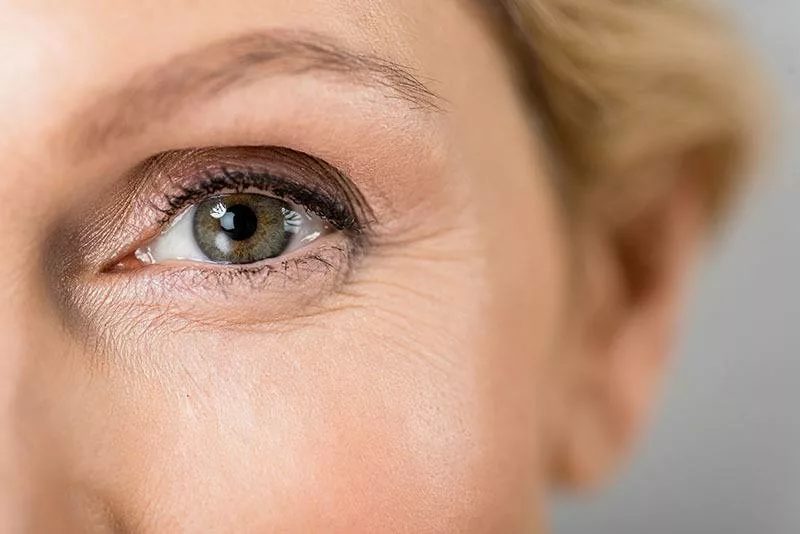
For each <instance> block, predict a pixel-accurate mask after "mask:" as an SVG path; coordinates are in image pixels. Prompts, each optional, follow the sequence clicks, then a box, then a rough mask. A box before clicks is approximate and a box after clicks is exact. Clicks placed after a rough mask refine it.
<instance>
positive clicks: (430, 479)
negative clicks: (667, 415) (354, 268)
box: [54, 190, 556, 532]
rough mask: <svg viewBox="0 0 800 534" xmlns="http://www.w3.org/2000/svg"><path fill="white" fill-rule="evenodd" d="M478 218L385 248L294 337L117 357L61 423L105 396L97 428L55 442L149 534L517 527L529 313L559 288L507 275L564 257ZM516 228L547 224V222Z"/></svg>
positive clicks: (184, 345)
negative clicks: (523, 285) (118, 364)
mask: <svg viewBox="0 0 800 534" xmlns="http://www.w3.org/2000/svg"><path fill="white" fill-rule="evenodd" d="M529 192H530V193H534V191H533V190H529ZM538 195H539V196H542V195H541V193H538ZM543 202H544V201H543ZM490 203H491V202H490ZM527 205H528V206H529V205H530V203H528V204H527ZM510 207H511V208H515V207H516V208H520V207H521V206H514V205H511V206H510ZM512 211H513V210H512ZM469 214H470V215H469V216H465V217H464V220H462V221H459V223H460V224H459V225H458V226H459V228H460V229H459V230H458V231H450V232H442V233H439V234H437V235H436V236H434V237H431V238H429V239H428V240H424V241H422V242H418V243H417V244H415V245H413V246H407V247H404V248H397V249H391V248H386V249H383V250H381V251H380V255H379V257H375V258H373V259H371V260H369V259H368V260H367V261H366V263H365V265H364V266H363V273H364V274H363V275H362V276H359V277H357V278H356V279H355V280H354V281H353V282H352V285H351V286H350V288H349V289H348V293H350V294H352V295H353V297H352V302H350V303H349V305H346V306H341V307H340V308H339V309H337V310H333V311H330V312H329V313H325V314H321V315H319V316H318V317H312V318H311V319H310V320H306V321H305V323H304V324H305V326H304V327H303V328H300V329H297V330H287V331H286V332H285V333H283V334H274V333H273V334H270V335H266V334H235V335H230V334H224V333H218V334H213V333H209V332H205V333H197V332H184V333H177V334H172V335H170V336H168V337H167V336H164V335H162V334H161V333H159V332H157V331H152V332H150V333H149V335H148V334H147V333H145V334H143V335H142V336H141V337H139V338H138V339H139V340H140V343H139V345H137V346H129V347H127V350H126V352H127V354H129V358H128V360H127V363H126V365H125V367H123V368H120V369H116V370H114V371H113V372H109V373H108V374H106V376H103V377H100V376H95V377H87V376H86V375H83V374H79V375H73V376H65V377H64V379H65V380H66V381H67V383H65V384H63V385H62V386H61V387H60V388H59V389H62V390H64V391H70V392H71V394H70V395H68V396H67V397H65V398H61V399H60V403H59V406H58V407H57V408H54V417H55V418H56V421H63V420H65V419H66V418H68V415H67V414H68V413H70V412H73V413H76V412H78V411H80V410H81V409H82V407H85V406H106V407H109V408H108V409H107V410H98V411H89V412H88V413H87V412H86V411H85V410H84V413H86V418H87V419H88V420H87V421H85V422H84V425H85V426H83V428H86V429H89V430H87V432H88V433H84V434H81V435H77V436H76V435H74V434H72V433H71V432H70V431H69V430H68V429H65V430H66V431H65V435H64V436H60V439H63V440H64V441H65V442H67V443H69V445H68V447H67V449H66V450H67V451H69V452H68V455H69V456H70V457H71V458H70V461H69V462H67V464H68V465H72V466H75V472H74V473H70V475H71V477H72V478H74V479H76V480H81V481H83V486H84V487H86V488H88V490H87V491H89V492H90V493H91V494H92V495H95V496H97V499H98V500H100V501H102V502H105V503H108V504H107V505H108V507H109V509H111V510H113V512H114V514H115V516H116V517H117V520H118V521H119V522H121V523H122V524H123V525H129V526H130V525H141V526H142V527H144V529H145V530H144V531H145V532H164V531H168V532H173V531H175V532H179V531H180V532H191V531H193V530H192V528H193V527H195V526H196V527H197V529H201V527H202V530H212V531H214V530H216V531H231V529H233V530H234V531H242V532H251V531H257V530H258V529H263V531H291V532H317V531H324V532H353V531H360V532H515V531H519V530H520V525H523V524H525V523H526V522H527V521H528V520H529V519H530V514H531V513H532V512H531V507H530V505H529V502H530V501H531V500H532V498H533V495H534V490H535V487H536V486H537V485H538V482H539V481H538V480H537V476H538V474H537V472H536V467H537V461H536V454H537V447H538V443H537V441H536V438H537V436H536V432H535V431H536V420H535V419H536V413H537V408H538V407H537V406H536V402H537V401H536V386H537V384H536V379H537V365H538V364H537V362H538V361H539V360H541V359H542V357H543V356H544V354H545V352H546V350H547V349H546V347H547V344H548V340H550V339H551V338H552V332H551V331H550V330H552V328H551V326H552V321H550V320H543V321H541V322H537V318H539V317H544V318H546V317H549V316H552V315H554V313H553V310H554V303H555V301H556V299H555V293H554V291H553V290H552V289H550V290H544V288H545V286H547V285H548V284H547V282H548V281H547V280H544V279H542V280H539V276H540V274H539V273H536V272H534V273H532V274H531V278H532V280H531V281H532V282H533V285H534V287H535V290H533V291H532V292H531V293H536V294H535V295H532V294H528V293H526V292H524V291H523V292H522V293H520V291H519V288H517V289H518V290H517V291H516V293H513V292H512V291H510V289H511V288H512V287H516V286H517V284H519V278H517V279H516V281H512V282H511V283H509V282H505V281H504V277H503V276H502V275H504V274H508V273H512V274H515V272H516V271H515V270H519V269H520V267H514V265H516V264H518V263H520V262H525V263H528V264H529V260H530V258H529V256H531V255H537V256H538V255H545V256H548V257H553V254H552V251H549V252H548V251H547V250H546V249H544V248H543V244H544V243H545V241H544V240H542V241H536V240H533V241H530V242H526V243H522V244H517V246H515V247H505V246H502V247H500V246H497V247H492V246H490V244H491V243H496V242H498V241H500V242H503V241H504V238H503V236H504V233H505V230H506V228H507V226H508V224H509V223H511V222H512V220H509V219H506V218H505V217H498V218H496V219H493V218H491V217H484V216H482V214H481V212H480V210H478V211H474V212H473V211H472V210H470V212H469ZM476 215H477V216H476ZM469 221H472V222H469ZM513 222H514V223H515V224H531V225H536V226H537V227H539V228H540V230H539V231H540V232H541V231H542V230H541V228H542V226H541V224H539V223H540V222H541V221H540V219H539V216H538V215H537V216H535V217H534V216H532V217H531V220H530V221H529V222H527V223H526V222H525V221H521V220H520V218H519V217H514V218H513ZM545 227H546V225H545ZM534 235H535V234H534ZM476 244H477V245H478V246H477V247H476ZM484 247H486V250H487V252H489V251H491V252H493V253H497V256H489V255H486V254H483V253H476V250H480V249H482V248H484ZM546 268H547V265H542V269H544V270H543V271H542V272H543V273H545V274H546V273H547V270H546ZM509 269H510V270H509ZM515 276H516V274H515ZM537 290H538V292H537ZM534 296H535V297H536V298H533V297H534ZM528 318H533V319H532V320H529V319H528ZM120 337H122V338H124V336H120ZM79 357H81V358H84V359H85V358H86V356H85V355H79ZM103 374H105V373H103ZM148 376H149V377H152V379H151V380H146V377H148ZM76 384H77V385H76ZM80 384H84V385H83V386H82V385H80ZM62 410H63V412H62ZM54 424H56V423H55V422H54ZM60 428H64V426H63V424H62V425H60ZM87 444H91V447H88V448H87ZM354 529H355V530H354Z"/></svg>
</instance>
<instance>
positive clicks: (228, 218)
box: [219, 204, 258, 241]
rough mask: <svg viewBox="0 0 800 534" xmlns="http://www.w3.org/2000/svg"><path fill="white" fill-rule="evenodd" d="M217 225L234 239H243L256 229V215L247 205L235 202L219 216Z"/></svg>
mask: <svg viewBox="0 0 800 534" xmlns="http://www.w3.org/2000/svg"><path fill="white" fill-rule="evenodd" d="M219 226H220V227H221V228H222V230H223V231H224V232H225V234H226V235H227V236H228V237H230V238H231V239H233V240H234V241H244V240H246V239H250V238H251V237H253V235H255V233H256V231H257V230H258V216H257V215H256V214H255V213H254V212H253V210H252V209H250V208H249V207H247V206H243V205H241V204H236V205H235V206H231V207H229V208H227V211H226V212H225V215H223V216H222V217H220V219H219Z"/></svg>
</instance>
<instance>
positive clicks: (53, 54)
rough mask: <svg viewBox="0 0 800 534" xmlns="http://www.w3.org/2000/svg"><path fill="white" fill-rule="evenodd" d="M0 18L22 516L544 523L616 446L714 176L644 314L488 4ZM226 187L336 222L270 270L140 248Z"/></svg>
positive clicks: (8, 421) (78, 522) (14, 492)
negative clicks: (571, 214)
mask: <svg viewBox="0 0 800 534" xmlns="http://www.w3.org/2000/svg"><path fill="white" fill-rule="evenodd" d="M0 27H2V29H3V31H2V32H0V48H2V50H4V52H5V53H4V55H3V57H2V59H0V78H1V79H2V83H0V122H2V124H3V126H4V128H3V131H4V134H3V135H0V155H1V156H2V158H3V161H4V172H3V173H2V175H0V195H1V196H2V198H4V199H5V203H4V204H5V205H4V212H5V213H4V217H3V218H2V219H1V221H2V223H0V224H2V225H3V231H2V234H0V235H2V236H3V237H2V238H0V255H2V257H3V259H4V261H3V262H0V276H2V278H3V280H5V283H4V284H2V285H0V300H1V301H2V302H3V303H4V306H3V307H2V308H0V338H1V339H2V355H3V358H0V424H2V426H3V429H2V432H0V531H2V532H9V533H16V532H21V533H28V532H49V533H60V532H66V533H72V532H75V533H77V532H97V533H112V532H115V533H116V532H119V533H131V534H139V533H194V532H409V533H411V532H414V533H422V532H442V533H450V532H509V533H510V532H540V531H541V529H542V528H543V523H544V521H543V516H544V513H543V509H542V507H543V500H544V495H545V494H546V493H547V492H548V491H549V490H550V489H551V488H552V487H553V486H554V485H557V484H559V483H563V482H564V481H567V480H568V481H574V482H577V483H579V484H582V483H584V482H587V481H592V480H594V479H596V478H597V477H598V476H599V473H602V472H603V471H605V469H606V468H607V467H608V466H609V465H611V464H613V462H614V459H615V458H616V456H617V454H618V453H619V451H620V450H622V449H624V446H625V443H627V442H628V440H629V435H630V434H631V432H632V430H633V429H634V428H635V427H636V425H637V423H638V421H639V420H641V419H642V413H643V412H644V408H645V407H646V406H647V405H648V400H647V398H648V397H649V396H650V392H651V390H652V389H653V387H652V386H651V384H653V383H654V382H655V377H657V376H658V370H659V369H660V367H661V365H662V363H663V354H664V350H665V347H666V346H667V339H668V338H669V335H670V333H671V330H672V322H673V318H674V316H675V315H676V311H677V307H678V303H679V299H678V296H679V294H680V291H679V289H680V287H682V285H683V277H684V275H685V273H686V266H687V265H688V264H689V263H690V260H691V257H692V250H693V246H692V245H693V243H694V242H695V241H696V237H697V235H698V234H699V228H701V227H702V221H701V220H700V217H699V216H698V211H697V209H696V206H695V203H694V202H693V193H692V192H691V191H686V190H685V189H680V188H676V190H675V191H670V192H668V193H667V194H665V195H664V199H663V209H662V210H661V211H660V212H659V213H662V214H663V217H662V218H661V219H659V222H658V230H659V234H658V235H659V236H660V238H661V240H662V242H663V244H664V251H665V253H664V256H663V258H662V259H660V260H659V261H660V268H659V270H658V273H659V274H658V277H657V280H655V282H654V284H653V285H652V287H651V288H650V289H649V290H648V292H647V294H646V295H643V296H642V297H641V298H640V299H639V300H637V302H636V306H632V305H630V303H629V302H628V301H626V300H625V299H623V298H621V297H620V295H621V294H623V293H624V291H623V289H621V286H622V285H624V282H623V281H621V280H620V275H619V272H618V266H617V264H616V259H615V256H614V253H613V251H611V250H610V249H609V248H608V247H606V246H605V243H604V241H603V240H602V239H600V238H598V237H597V236H595V235H594V234H593V233H592V232H580V233H578V234H579V235H577V237H576V236H573V235H570V234H571V232H568V231H567V228H568V227H570V225H568V224H565V221H564V216H565V213H568V212H567V211H566V210H564V209H563V207H562V205H561V202H562V198H561V197H560V195H559V193H558V190H559V188H558V187H557V186H556V184H555V181H556V179H557V177H556V176H555V175H554V174H553V173H551V172H550V171H549V166H548V165H547V164H545V162H546V161H547V154H546V149H545V147H544V144H543V143H542V142H541V140H540V139H539V136H538V135H537V129H536V127H535V126H534V125H533V122H534V121H532V120H530V115H529V112H528V107H527V106H526V105H525V103H524V102H523V101H522V99H521V98H520V96H519V95H518V93H517V90H516V86H515V84H514V82H513V80H512V79H511V76H510V74H509V72H508V69H507V61H506V57H505V55H504V51H503V49H502V48H501V46H500V45H499V44H498V43H497V42H496V40H495V39H494V38H493V34H492V32H491V31H490V29H489V28H488V24H487V22H486V20H484V17H483V16H482V13H481V11H480V10H478V9H477V8H476V6H475V5H473V3H471V2H466V1H464V0H437V1H436V2H431V1H429V0H357V1H354V0H293V1H292V2H286V1H282V0H235V1H224V2H223V1H221V0H220V1H207V2H202V3H197V2H188V1H185V0H159V1H138V2H127V1H124V0H115V1H105V2H100V1H94V0H75V1H70V2H57V1H54V0H37V1H34V2H30V1H26V0H0ZM655 167H656V168H657V169H659V170H658V171H653V173H656V172H671V173H673V172H674V173H677V172H678V171H664V170H663V169H664V168H669V169H673V167H670V166H666V167H665V166H662V165H656V166H655ZM648 169H649V167H648ZM648 169H643V174H645V175H646V174H649V173H650V171H649V170H648ZM236 173H239V174H236ZM256 175H257V176H260V177H261V178H259V180H260V181H259V180H255V178H252V177H253V176H256ZM230 176H234V177H236V176H238V177H239V178H237V179H238V180H239V182H237V183H239V185H232V183H233V181H235V180H233V179H231V178H230ZM275 176H279V177H281V179H282V180H283V181H285V182H289V183H288V184H284V185H282V186H281V187H283V188H284V189H285V190H286V193H285V194H284V195H280V194H279V193H280V192H279V191H274V189H275V183H276V182H275V181H274V180H273V179H272V178H270V180H266V179H265V177H275ZM243 177H246V178H247V180H253V181H252V183H251V182H247V183H246V184H244V185H241V181H242V180H244V179H245V178H243ZM215 180H216V181H215ZM224 180H228V182H224ZM267 181H268V182H269V183H270V184H271V187H272V188H273V190H272V191H270V190H263V187H264V185H263V184H264V183H266V182H267ZM219 182H223V183H222V185H215V184H218V183H219ZM340 182H341V184H344V185H342V186H341V187H340V186H339V185H336V186H334V185H331V184H339V183H340ZM226 183H227V184H228V185H225V184H226ZM281 183H283V182H281ZM292 184H294V185H292ZM297 184H300V185H301V186H302V187H301V186H298V185H297ZM211 187H214V188H217V187H219V188H221V189H219V190H215V193H226V192H227V193H231V192H239V193H241V192H242V191H244V192H245V193H249V194H251V193H255V194H265V195H271V196H274V195H277V196H283V197H289V200H291V201H292V202H293V203H294V204H293V205H297V204H298V202H299V200H300V199H301V198H302V199H304V200H309V199H311V200H313V201H314V202H317V203H318V204H320V208H319V212H320V216H321V219H320V220H323V219H324V220H325V221H327V222H328V225H327V227H326V228H327V229H326V231H325V232H324V235H322V236H321V237H319V238H318V239H316V240H314V241H313V242H309V243H308V244H307V246H305V247H302V248H298V249H296V250H293V251H292V252H288V253H287V254H286V255H285V256H284V257H278V258H272V259H268V260H265V261H263V262H261V263H260V264H259V265H258V267H259V268H255V267H252V266H251V267H248V268H244V269H242V268H238V267H237V266H232V265H217V264H208V263H202V262H193V261H187V260H185V259H182V258H175V259H167V260H166V261H161V262H154V263H153V264H148V263H146V262H145V263H143V262H141V261H138V259H139V258H137V256H136V255H135V254H134V252H135V251H136V250H137V249H139V248H140V247H142V246H143V245H144V244H147V243H150V242H151V241H152V240H153V239H154V238H156V237H158V236H159V235H162V232H164V231H165V229H167V228H169V227H170V224H172V223H173V222H174V221H175V220H176V219H177V218H178V217H179V215H180V214H181V213H182V210H184V211H185V210H186V209H188V208H189V207H190V206H191V203H192V202H194V203H195V204H197V203H199V202H202V200H203V198H202V197H203V194H204V193H203V191H209V190H210V188H211ZM239 187H241V191H238V190H237V188H239ZM298 190H299V192H297V191H298ZM321 193H326V194H327V195H328V196H330V197H332V199H329V201H328V203H327V204H325V203H323V202H322V201H318V200H317V197H318V196H320V194H321ZM179 201H180V202H183V204H180V205H179ZM323 204H324V206H323ZM329 204H333V207H331V206H329ZM315 205H316V204H315ZM173 208H174V209H173ZM300 208H304V209H309V210H313V211H316V208H314V207H313V206H300ZM325 210H328V211H325ZM337 210H338V211H337ZM337 214H338V215H339V217H338V218H337V217H334V215H337ZM340 219H342V220H341V221H340ZM576 248H578V249H580V250H581V251H582V252H581V254H580V256H581V257H582V258H584V259H586V258H588V260H587V264H589V265H591V266H592V273H591V276H587V277H586V278H585V279H584V278H583V277H582V278H581V280H580V283H578V281H577V280H576V279H575V278H574V276H576V275H575V272H576V269H574V265H573V263H572V262H574V261H575V253H574V251H575V249H576ZM265 266H266V267H265ZM577 271H578V272H580V273H581V276H582V271H581V270H580V269H578V270H577ZM576 287H580V288H581V289H580V292H577V290H576V289H575V288H576ZM576 303H578V304H577V305H576ZM598 318H601V319H598ZM643 385H646V387H644V386H643Z"/></svg>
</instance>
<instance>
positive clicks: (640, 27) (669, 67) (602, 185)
mask: <svg viewBox="0 0 800 534" xmlns="http://www.w3.org/2000/svg"><path fill="white" fill-rule="evenodd" d="M486 7H487V8H488V9H490V11H491V12H492V13H493V15H494V17H495V19H496V20H497V21H498V22H499V24H498V28H500V29H501V31H500V32H498V34H499V37H500V38H501V39H502V40H503V41H504V42H505V44H506V45H507V46H508V47H509V49H510V50H511V54H510V56H511V57H512V58H513V65H514V66H515V71H516V74H517V75H518V77H519V81H520V83H521V85H522V87H523V88H524V90H525V93H526V95H527V96H528V101H529V102H530V104H531V105H532V107H533V111H534V115H535V116H536V117H537V120H539V121H540V122H541V124H542V128H543V131H544V135H545V138H546V140H547V142H548V144H550V145H551V147H552V148H553V151H552V152H554V153H555V154H556V155H557V158H556V160H557V161H556V163H557V165H558V166H559V167H560V168H561V171H562V172H561V173H560V174H561V175H562V177H563V179H565V180H566V182H567V185H568V188H569V189H570V190H571V192H572V194H573V195H575V196H577V197H578V198H579V199H583V200H585V199H586V198H595V197H598V196H599V197H600V198H610V197H613V198H617V199H630V198H638V199H642V198H647V196H648V194H650V193H649V192H652V191H657V190H658V189H660V188H661V187H663V185H664V184H655V183H642V181H641V180H637V175H636V172H635V170H636V167H637V166H639V165H645V164H647V163H648V162H653V161H658V160H663V159H664V157H665V156H670V155H676V156H677V155H682V156H688V157H692V158H695V161H699V162H701V163H702V172H699V173H695V174H696V176H693V179H694V180H695V181H696V182H697V183H696V184H695V185H696V187H697V189H698V191H699V192H700V193H701V194H702V195H703V200H704V202H705V204H706V206H707V207H708V210H709V212H710V213H713V214H718V213H719V212H720V211H721V209H722V208H723V207H724V206H725V205H726V204H727V202H728V200H729V199H730V198H731V196H732V195H731V193H732V192H733V191H734V190H735V189H736V186H737V184H739V183H741V176H742V171H743V169H744V168H745V164H746V163H747V162H748V161H749V157H750V155H751V154H752V153H753V148H754V141H755V140H756V138H757V136H758V134H759V132H760V131H761V128H760V123H759V121H760V119H761V117H762V116H763V113H762V110H761V109H760V106H759V104H760V98H758V95H759V93H760V87H759V86H758V84H756V83H755V82H754V80H755V79H756V78H757V77H756V76H755V74H754V70H753V68H752V66H751V65H750V63H749V59H748V57H747V55H746V54H745V53H744V52H743V51H742V50H741V48H740V46H739V43H738V41H737V39H736V38H735V35H734V32H732V31H731V28H730V27H729V25H728V24H727V23H726V21H725V20H724V19H723V18H722V17H721V16H720V15H719V14H718V13H716V12H714V11H712V10H711V9H709V8H708V6H705V5H701V4H700V3H699V2H695V1H690V0H486ZM627 203H628V205H629V206H631V205H632V203H631V202H630V201H627ZM633 204H635V202H634V203H633Z"/></svg>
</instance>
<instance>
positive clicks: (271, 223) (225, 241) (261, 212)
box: [193, 193, 296, 264]
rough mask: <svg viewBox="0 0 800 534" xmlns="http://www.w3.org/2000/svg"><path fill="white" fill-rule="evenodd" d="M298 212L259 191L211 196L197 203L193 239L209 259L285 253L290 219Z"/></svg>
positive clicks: (222, 260) (241, 260)
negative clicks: (260, 193)
mask: <svg viewBox="0 0 800 534" xmlns="http://www.w3.org/2000/svg"><path fill="white" fill-rule="evenodd" d="M293 216H296V212H294V211H293V210H291V208H290V207H289V205H288V204H287V203H285V202H283V201H281V200H278V199H276V198H272V197H266V196H263V195H258V194H247V193H241V194H230V195H219V196H215V197H211V198H208V199H206V200H204V201H203V202H201V203H200V204H199V205H198V206H197V210H196V211H195V214H194V220H193V232H194V239H195V241H196V242H197V245H198V247H199V248H200V250H201V251H202V252H203V254H205V255H206V256H207V257H208V259H209V260H211V261H215V262H220V263H232V264H245V263H255V262H257V261H261V260H264V259H268V258H274V257H276V256H280V255H281V254H283V253H284V252H285V251H286V249H287V248H288V247H289V245H290V244H291V241H292V236H293V235H294V234H293V233H292V232H291V229H292V227H291V225H290V224H289V220H290V219H291V218H292V217H293Z"/></svg>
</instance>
